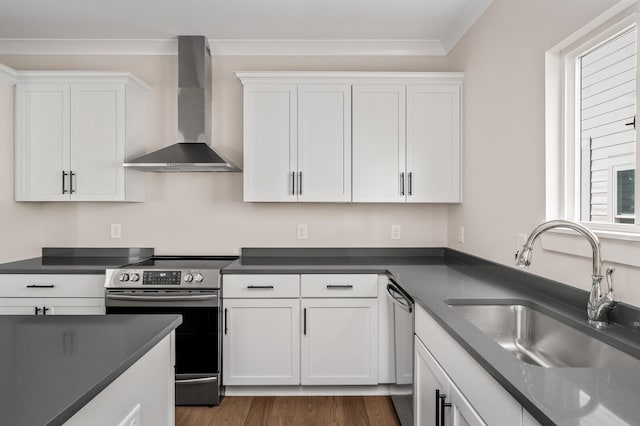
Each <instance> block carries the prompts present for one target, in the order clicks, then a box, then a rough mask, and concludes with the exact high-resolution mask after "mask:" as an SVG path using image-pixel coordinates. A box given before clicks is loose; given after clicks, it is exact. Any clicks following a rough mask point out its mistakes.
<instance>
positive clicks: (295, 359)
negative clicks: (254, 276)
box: [222, 299, 300, 386]
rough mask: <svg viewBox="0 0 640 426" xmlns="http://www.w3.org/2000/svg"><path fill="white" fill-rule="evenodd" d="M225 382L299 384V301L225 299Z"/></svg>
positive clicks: (223, 371) (223, 362) (223, 378)
mask: <svg viewBox="0 0 640 426" xmlns="http://www.w3.org/2000/svg"><path fill="white" fill-rule="evenodd" d="M224 317H225V323H224V339H223V360H222V364H223V368H222V380H223V383H224V384H225V385H231V386H232V385H297V384H299V383H300V300H299V299H225V300H224Z"/></svg>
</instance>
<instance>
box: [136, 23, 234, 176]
mask: <svg viewBox="0 0 640 426" xmlns="http://www.w3.org/2000/svg"><path fill="white" fill-rule="evenodd" d="M211 105H212V103H211V50H210V49H209V42H208V41H207V39H206V37H204V36H179V37H178V143H176V144H173V145H169V146H168V147H166V148H162V149H160V150H158V151H154V152H151V153H149V154H146V155H143V156H142V157H139V158H136V159H134V160H131V161H128V162H126V163H124V167H129V168H132V169H139V170H145V171H151V172H238V171H240V168H238V167H237V166H236V165H235V164H233V163H231V162H230V161H228V160H226V159H225V158H224V157H223V156H221V155H220V154H218V153H216V152H215V151H214V150H213V149H211V147H210V146H209V145H208V143H209V142H210V141H211Z"/></svg>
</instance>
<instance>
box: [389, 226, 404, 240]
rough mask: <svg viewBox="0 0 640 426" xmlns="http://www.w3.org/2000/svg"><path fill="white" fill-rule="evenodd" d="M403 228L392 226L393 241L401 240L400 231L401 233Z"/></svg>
mask: <svg viewBox="0 0 640 426" xmlns="http://www.w3.org/2000/svg"><path fill="white" fill-rule="evenodd" d="M401 230H402V229H401V226H400V225H391V239H392V240H399V239H400V231H401Z"/></svg>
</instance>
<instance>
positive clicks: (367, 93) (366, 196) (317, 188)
mask: <svg viewBox="0 0 640 426" xmlns="http://www.w3.org/2000/svg"><path fill="white" fill-rule="evenodd" d="M236 75H237V76H238V78H240V80H241V81H242V84H243V85H244V180H245V181H244V182H245V183H244V201H271V202H282V201H285V202H286V201H288V202H296V201H305V202H373V203H458V202H461V201H462V197H461V189H460V185H461V142H462V137H461V134H462V132H461V125H462V120H461V114H462V83H463V74H462V73H376V72H243V73H237V74H236Z"/></svg>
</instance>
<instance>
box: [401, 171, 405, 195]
mask: <svg viewBox="0 0 640 426" xmlns="http://www.w3.org/2000/svg"><path fill="white" fill-rule="evenodd" d="M400 195H404V172H402V173H400Z"/></svg>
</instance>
